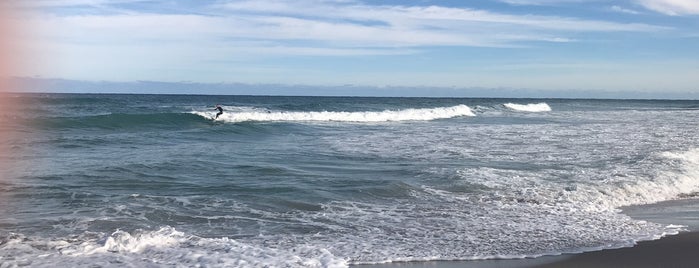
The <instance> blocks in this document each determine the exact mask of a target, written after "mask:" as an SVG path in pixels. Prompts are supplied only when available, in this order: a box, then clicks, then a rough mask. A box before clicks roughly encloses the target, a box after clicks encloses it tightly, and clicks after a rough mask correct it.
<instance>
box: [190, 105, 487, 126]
mask: <svg viewBox="0 0 699 268" xmlns="http://www.w3.org/2000/svg"><path fill="white" fill-rule="evenodd" d="M227 110H229V109H227ZM192 113H193V114H197V115H200V116H203V117H206V118H210V117H211V112H203V111H192ZM460 116H475V115H474V113H473V112H472V111H471V108H469V107H468V106H466V105H457V106H451V107H437V108H424V109H404V110H395V111H392V110H386V111H380V112H374V111H364V112H329V111H323V112H289V111H266V110H260V109H255V110H249V109H248V110H241V109H238V110H237V111H236V110H233V111H231V112H225V113H224V114H223V115H221V116H219V118H218V120H221V121H225V122H245V121H336V122H391V121H429V120H436V119H447V118H454V117H460Z"/></svg>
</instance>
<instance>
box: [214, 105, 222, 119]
mask: <svg viewBox="0 0 699 268" xmlns="http://www.w3.org/2000/svg"><path fill="white" fill-rule="evenodd" d="M214 110H218V113H217V114H216V117H214V120H216V119H218V116H219V115H222V114H223V108H221V105H219V104H216V108H214Z"/></svg>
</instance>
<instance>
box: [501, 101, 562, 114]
mask: <svg viewBox="0 0 699 268" xmlns="http://www.w3.org/2000/svg"><path fill="white" fill-rule="evenodd" d="M503 106H505V107H506V108H508V109H511V110H514V111H518V112H530V113H538V112H550V111H551V107H550V106H549V105H548V104H547V103H545V102H541V103H529V104H517V103H505V104H503Z"/></svg>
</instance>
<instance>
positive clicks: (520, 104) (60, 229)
mask: <svg viewBox="0 0 699 268" xmlns="http://www.w3.org/2000/svg"><path fill="white" fill-rule="evenodd" d="M14 97H15V98H16V99H17V100H18V101H21V102H22V103H23V104H22V106H21V107H20V108H21V109H18V110H13V111H9V112H6V113H7V114H4V115H0V118H4V119H5V121H7V122H10V123H8V124H5V127H4V129H0V130H1V131H4V132H6V133H11V134H13V135H12V138H10V139H7V140H5V141H3V143H5V144H2V146H3V147H5V148H9V149H8V150H10V152H11V153H10V154H8V155H6V156H3V158H0V161H4V162H7V163H12V166H11V167H10V168H9V170H6V171H5V173H4V174H5V177H4V178H1V179H0V201H1V202H2V205H1V206H0V267H15V266H31V267H347V266H351V265H355V264H380V263H388V262H401V261H430V260H482V259H517V258H528V257H537V256H544V255H558V254H563V253H574V252H582V251H590V250H597V249H604V248H616V247H624V246H631V245H633V244H634V243H635V242H637V241H641V240H650V239H657V238H659V237H661V236H663V235H668V234H675V233H677V232H679V231H682V230H683V229H685V228H687V227H686V226H683V225H681V224H667V223H664V224H661V223H658V222H654V221H652V220H644V219H638V218H631V217H629V216H628V215H626V214H624V212H623V210H622V209H621V208H623V207H625V206H633V205H642V204H653V203H657V202H661V201H667V200H677V199H680V200H692V199H694V198H697V196H698V195H699V194H698V192H699V135H697V130H698V127H697V126H698V125H697V122H699V120H698V119H699V101H681V100H586V99H475V98H362V97H282V96H276V97H275V96H198V95H127V94H123V95H120V94H114V95H109V94H17V95H15V96H14ZM216 104H221V105H222V107H223V109H224V112H225V113H224V114H223V115H221V116H220V117H219V118H218V119H217V120H212V119H211V117H212V116H213V115H214V114H215V111H214V109H213V108H214V106H215V105H216ZM8 118H10V119H12V120H9V119H8Z"/></svg>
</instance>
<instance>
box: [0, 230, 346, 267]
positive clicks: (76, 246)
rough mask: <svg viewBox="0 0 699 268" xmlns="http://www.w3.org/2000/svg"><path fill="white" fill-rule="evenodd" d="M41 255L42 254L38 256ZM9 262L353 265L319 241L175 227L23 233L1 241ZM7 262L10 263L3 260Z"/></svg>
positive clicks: (36, 264)
mask: <svg viewBox="0 0 699 268" xmlns="http://www.w3.org/2000/svg"><path fill="white" fill-rule="evenodd" d="M37 256H39V257H37ZM0 260H2V261H3V263H4V264H8V265H9V267H13V265H23V266H26V265H28V266H32V267H56V266H58V267H76V266H88V265H98V266H101V267H159V266H162V267H166V266H167V267H347V266H348V263H347V261H346V260H345V259H343V258H339V257H336V256H334V255H332V254H331V253H330V252H329V251H328V250H326V249H322V248H317V247H303V246H302V247H297V248H294V249H293V250H285V249H276V248H272V247H265V246H259V245H258V246H256V245H252V244H247V243H242V242H238V241H236V240H233V239H229V238H225V237H224V238H202V237H198V236H194V235H187V234H185V233H184V232H180V231H177V230H175V229H174V228H172V227H163V228H161V229H159V230H157V231H150V232H147V231H139V232H135V233H128V232H124V231H117V232H115V233H113V234H112V235H110V236H109V237H107V239H106V241H104V242H102V239H100V238H98V237H94V235H93V237H89V236H88V237H81V238H80V239H74V238H72V239H66V240H48V239H42V238H32V237H25V236H17V237H14V238H12V239H8V243H4V244H3V245H0ZM3 267H5V266H3Z"/></svg>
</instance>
